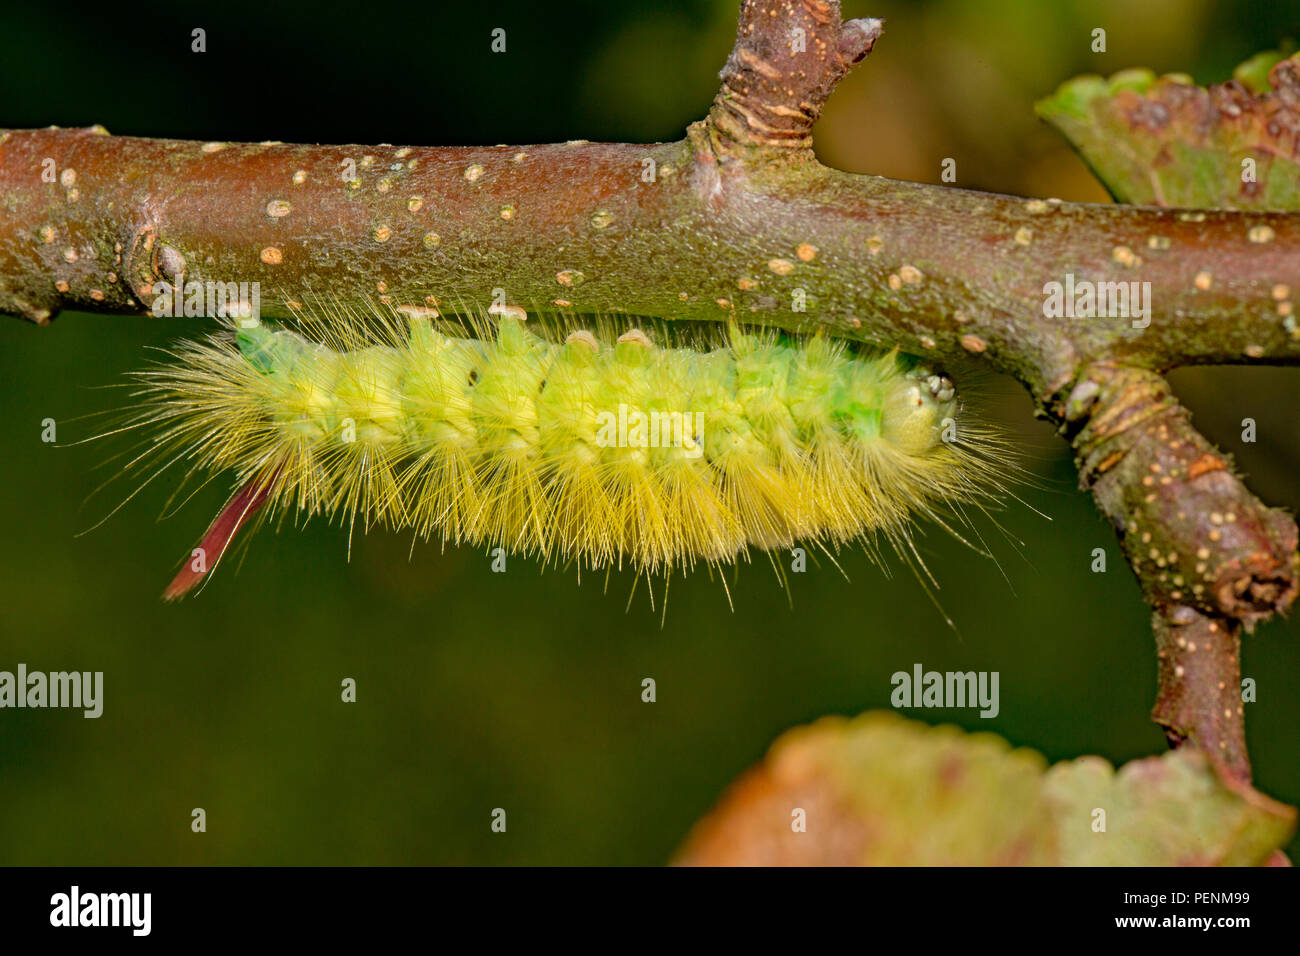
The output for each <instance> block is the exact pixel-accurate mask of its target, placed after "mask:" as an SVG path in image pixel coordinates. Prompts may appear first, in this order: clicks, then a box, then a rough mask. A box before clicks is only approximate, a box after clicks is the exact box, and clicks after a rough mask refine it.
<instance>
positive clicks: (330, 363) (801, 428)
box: [130, 310, 1005, 600]
mask: <svg viewBox="0 0 1300 956" xmlns="http://www.w3.org/2000/svg"><path fill="white" fill-rule="evenodd" d="M417 311H420V312H424V313H426V314H424V315H416V316H414V317H412V316H411V315H407V314H398V313H396V312H392V311H389V312H386V313H380V312H376V313H374V314H373V315H370V316H365V317H360V316H356V315H352V314H349V313H346V312H342V311H339V310H324V313H323V314H321V315H316V316H314V317H311V318H308V317H306V316H300V317H299V323H298V329H299V330H301V331H296V330H293V329H291V328H288V327H285V328H278V329H276V328H271V327H268V326H266V325H260V324H258V325H254V326H253V327H252V328H248V329H244V328H240V327H239V326H238V324H236V323H232V324H231V327H230V328H227V329H225V330H223V331H222V332H219V333H217V334H214V335H212V336H209V337H208V338H206V339H204V340H201V341H189V342H184V343H182V344H181V345H179V346H178V347H176V348H175V349H174V350H172V351H171V352H170V355H171V361H169V362H167V363H165V364H163V365H161V366H159V367H157V368H154V369H151V370H149V371H146V372H142V373H139V377H140V379H141V381H142V382H143V389H142V392H141V393H140V395H139V397H142V398H143V400H144V401H143V405H142V410H141V411H140V412H139V413H138V415H137V416H136V417H135V419H134V420H133V421H132V422H131V424H130V427H142V428H146V429H147V430H149V431H150V432H151V433H152V435H153V437H152V438H151V440H150V447H149V449H148V451H147V452H146V453H145V456H142V457H148V456H150V455H158V456H161V457H162V459H164V461H165V464H164V466H163V467H164V468H165V467H166V466H167V465H170V464H171V463H175V462H178V461H179V462H187V463H188V464H189V466H190V468H191V472H196V471H197V472H201V473H210V474H216V473H220V472H224V471H231V472H233V473H234V474H235V476H236V478H237V480H238V489H239V490H238V491H236V493H235V494H234V495H233V496H232V497H231V498H230V499H229V501H228V502H227V504H226V506H225V507H224V508H223V509H222V511H221V513H220V514H219V515H218V517H217V519H216V520H215V521H214V522H213V524H212V526H211V527H210V528H209V529H208V532H207V533H206V534H205V536H204V538H203V540H202V542H201V544H200V547H199V549H197V550H196V551H195V552H194V554H195V557H196V560H195V561H193V562H189V563H187V566H186V567H184V568H183V569H182V570H181V571H180V573H179V574H178V575H177V576H176V578H175V580H173V582H172V583H171V585H170V586H169V587H168V589H167V590H166V592H165V593H164V598H166V599H168V600H172V599H177V598H180V597H182V596H184V595H185V594H186V593H188V592H189V591H190V590H192V589H193V588H194V587H195V586H196V585H197V584H198V583H199V582H200V581H202V580H203V579H204V578H205V577H206V576H207V574H208V573H209V572H210V571H211V570H213V569H214V568H215V567H216V564H217V563H218V562H219V561H220V559H221V557H222V555H223V554H224V553H225V551H226V549H227V547H228V546H229V544H230V542H231V540H232V539H233V537H234V536H235V534H236V533H237V532H238V531H239V530H240V528H241V527H242V526H243V525H244V524H246V523H248V521H249V519H251V518H253V517H254V515H257V516H258V520H261V519H263V518H265V517H266V516H267V515H273V514H276V513H281V514H284V513H297V514H299V515H300V516H302V517H311V516H316V515H323V516H327V517H330V518H335V517H337V518H340V519H342V520H345V521H347V522H348V524H349V526H353V525H354V524H355V522H356V520H357V519H358V518H360V519H361V521H362V525H363V527H364V528H367V529H368V528H369V527H370V526H372V525H382V526H388V527H392V528H407V529H412V530H413V531H414V532H415V533H416V534H417V535H419V536H421V537H426V538H427V537H440V538H441V539H442V540H443V541H451V542H455V543H458V544H459V543H471V544H477V545H488V546H494V547H502V548H505V549H507V550H508V551H510V552H514V553H523V554H527V555H534V556H537V557H539V558H541V559H542V560H544V561H554V562H557V563H560V564H576V565H577V566H578V567H579V568H582V567H589V568H593V569H600V568H608V567H612V566H614V567H617V566H623V565H624V564H627V565H630V566H631V567H633V568H635V569H636V570H637V571H639V572H644V573H646V574H651V575H653V574H664V575H668V574H671V573H672V572H673V571H675V570H683V569H690V568H692V567H693V566H695V565H696V564H697V562H703V563H705V564H707V565H709V566H716V565H720V564H724V563H729V562H732V561H734V560H735V559H736V558H737V557H739V556H744V555H746V554H747V553H748V550H749V549H750V548H751V547H753V548H758V549H776V548H786V547H790V546H793V545H794V544H795V543H796V542H800V541H803V542H809V543H812V544H814V545H815V546H817V547H820V548H821V549H823V550H825V551H827V553H830V551H831V549H835V548H838V547H839V546H840V545H842V544H845V543H848V542H853V541H862V542H864V543H865V544H867V545H868V546H870V545H871V541H872V539H873V536H874V535H875V534H880V535H883V536H884V537H885V538H887V539H888V540H890V541H891V542H893V543H894V544H895V545H896V546H898V545H904V544H906V545H909V546H910V544H911V538H910V536H909V532H908V528H909V522H910V521H911V520H912V519H913V517H914V516H916V515H921V516H926V517H929V518H931V519H933V520H936V521H938V522H940V523H941V524H943V525H944V526H945V527H949V524H948V518H949V517H950V516H952V515H954V514H957V515H960V514H961V508H962V507H963V506H964V505H970V504H974V505H976V506H980V507H982V506H983V504H984V503H986V502H987V501H988V500H989V499H991V498H993V497H995V496H996V488H997V486H998V481H997V478H998V475H999V474H1001V473H1002V472H1004V471H1005V468H1003V467H1002V466H1003V465H1005V456H1004V455H1003V454H1002V453H1001V451H1000V446H999V445H998V443H997V441H996V439H994V438H993V437H992V436H991V435H989V434H988V433H987V431H985V430H982V429H980V428H979V427H978V426H972V425H971V424H969V423H968V422H967V421H965V417H966V416H965V414H964V412H963V410H962V408H961V406H960V404H959V402H958V399H957V397H956V394H955V391H954V387H953V385H952V382H951V381H950V380H949V379H948V378H947V377H946V376H944V375H942V374H941V373H939V372H936V371H935V370H932V369H931V368H929V367H927V366H926V365H925V364H924V363H923V362H921V361H920V360H918V359H915V358H913V357H911V356H907V355H904V354H901V353H899V352H897V351H891V352H878V351H869V350H864V349H855V348H851V347H849V346H847V345H845V344H843V343H839V342H835V341H832V340H829V339H827V338H825V337H822V336H793V335H785V334H777V333H773V332H767V331H763V332H757V333H755V332H748V331H743V330H742V329H741V328H739V327H738V326H736V325H734V324H733V325H731V326H729V327H728V328H727V329H726V331H725V333H724V334H723V335H722V336H721V337H720V338H717V337H715V340H714V341H712V342H708V343H703V344H702V343H698V342H691V341H689V340H687V339H686V338H685V337H683V336H682V335H681V334H680V333H676V332H673V331H670V330H669V329H668V327H667V326H659V327H656V326H653V325H646V324H644V323H642V324H641V325H636V324H633V323H630V322H629V321H628V320H627V319H623V320H622V325H621V327H619V326H616V325H615V324H614V323H615V320H614V319H601V320H598V321H596V322H594V323H593V324H592V325H591V326H590V327H583V326H581V325H578V324H576V322H575V320H568V321H567V323H565V322H562V323H559V324H555V323H552V324H550V325H548V324H547V323H545V322H542V323H538V322H525V321H524V320H523V318H522V312H521V310H507V313H508V314H505V315H501V316H499V317H498V318H497V319H496V321H495V322H488V321H486V320H483V319H478V320H473V319H471V320H469V321H468V322H466V321H464V320H462V321H461V322H459V323H448V322H447V320H443V319H441V318H439V317H438V316H437V313H436V311H434V310H417ZM515 312H519V315H515V314H513V313H515ZM430 315H431V316H432V317H433V319H436V321H434V320H431V318H430ZM538 326H540V331H534V328H536V327H538ZM471 333H476V334H471ZM160 470H161V469H160Z"/></svg>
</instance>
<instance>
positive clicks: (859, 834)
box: [678, 711, 1296, 866]
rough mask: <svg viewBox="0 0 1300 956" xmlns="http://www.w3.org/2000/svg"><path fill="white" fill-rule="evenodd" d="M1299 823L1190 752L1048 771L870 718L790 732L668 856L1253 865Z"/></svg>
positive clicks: (759, 860)
mask: <svg viewBox="0 0 1300 956" xmlns="http://www.w3.org/2000/svg"><path fill="white" fill-rule="evenodd" d="M1295 818H1296V814H1295V810H1294V809H1293V808H1291V807H1287V806H1285V805H1283V804H1280V803H1277V802H1276V801H1274V800H1271V799H1269V798H1268V797H1265V796H1263V795H1262V794H1260V793H1257V792H1256V791H1254V790H1252V789H1250V788H1249V787H1248V786H1246V785H1244V784H1240V783H1237V782H1234V781H1232V780H1227V779H1224V778H1221V777H1220V776H1219V775H1218V774H1217V773H1216V772H1215V770H1214V768H1213V767H1212V765H1211V764H1210V761H1208V760H1207V759H1206V757H1205V755H1204V754H1202V753H1201V752H1199V751H1197V750H1194V749H1188V748H1185V749H1182V750H1178V751H1175V752H1173V753H1168V754H1165V755H1163V756H1160V757H1148V758H1145V759H1142V760H1135V761H1133V762H1132V763H1129V764H1126V765H1125V766H1124V767H1123V768H1121V769H1120V770H1119V771H1118V772H1116V771H1115V770H1114V769H1112V768H1111V766H1110V764H1108V763H1106V761H1104V760H1102V759H1101V758H1099V757H1084V758H1081V759H1079V760H1075V761H1070V762H1066V763H1061V764H1057V765H1056V766H1054V767H1051V768H1050V769H1049V768H1048V767H1047V762H1046V760H1045V759H1044V758H1043V757H1042V755H1041V754H1038V753H1036V752H1034V751H1032V750H1025V749H1012V747H1011V745H1010V744H1008V743H1007V742H1006V741H1005V740H1003V739H1002V738H1001V737H998V736H995V735H994V734H989V733H976V734H967V733H965V732H964V731H962V730H961V729H959V728H957V727H951V726H945V727H928V726H926V725H924V724H920V723H917V722H914V721H910V720H905V719H904V718H902V717H899V716H898V715H897V714H895V713H893V712H890V711H875V712H869V713H866V714H863V715H861V716H859V717H856V718H853V719H852V720H848V719H845V718H839V717H831V718H825V719H823V720H820V721H818V722H816V723H814V724H811V725H809V726H807V727H800V728H796V729H795V730H792V731H790V732H788V733H786V734H784V735H783V736H782V737H781V738H780V739H778V740H777V741H776V743H774V744H773V745H772V749H771V751H770V752H769V754H768V757H767V759H766V760H765V761H764V762H763V763H762V764H760V765H759V766H758V767H756V768H754V769H752V770H751V771H749V773H747V774H746V775H745V776H743V777H742V778H741V779H740V780H739V781H737V782H736V783H735V784H734V785H733V786H732V788H731V789H730V790H729V791H728V792H727V794H726V795H725V796H724V797H723V799H722V801H721V802H720V804H719V806H718V807H717V808H716V809H715V810H714V811H713V812H712V813H711V814H710V815H709V816H707V817H705V818H704V819H703V820H702V821H701V822H700V823H699V824H697V826H696V827H695V829H694V831H692V833H691V835H690V837H689V838H688V840H687V842H686V845H685V846H684V847H683V849H682V851H681V853H680V856H679V859H678V862H679V863H684V864H694V865H745V864H759V865H782V864H786V865H821V864H836V865H867V866H897V865H921V866H947V865H957V866H1007V865H1012V866H1014V865H1067V866H1117V865H1119V866H1123V865H1128V866H1168V865H1226V866H1232V865H1260V864H1263V863H1266V862H1270V859H1271V858H1272V857H1273V856H1274V852H1275V851H1276V850H1277V848H1278V847H1280V846H1282V845H1283V844H1285V843H1286V841H1287V840H1288V839H1290V836H1291V833H1292V831H1293V830H1294V828H1295ZM801 821H802V825H803V827H804V829H803V830H802V831H800V830H799V829H798V826H799V825H800V823H801ZM1103 823H1104V829H1103V828H1102V827H1103Z"/></svg>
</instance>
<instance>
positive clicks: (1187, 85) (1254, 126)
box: [1035, 51, 1300, 211]
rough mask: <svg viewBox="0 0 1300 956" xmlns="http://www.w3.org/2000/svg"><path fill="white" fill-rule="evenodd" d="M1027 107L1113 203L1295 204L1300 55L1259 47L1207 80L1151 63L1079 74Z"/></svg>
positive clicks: (1281, 207) (1299, 193) (1298, 192)
mask: <svg viewBox="0 0 1300 956" xmlns="http://www.w3.org/2000/svg"><path fill="white" fill-rule="evenodd" d="M1035 108H1036V109H1037V111H1038V115H1039V116H1041V117H1043V118H1044V119H1045V120H1047V121H1048V122H1049V123H1051V124H1052V125H1053V126H1055V127H1056V128H1057V129H1059V130H1060V131H1061V132H1062V133H1063V134H1064V135H1065V137H1066V138H1067V139H1068V140H1069V141H1070V143H1071V144H1072V145H1073V146H1074V148H1075V149H1076V150H1078V152H1079V155H1080V156H1082V157H1083V160H1084V162H1086V163H1087V164H1088V165H1089V166H1090V167H1091V168H1092V170H1093V172H1094V173H1096V174H1097V178H1098V179H1100V180H1101V181H1102V183H1103V184H1104V185H1105V186H1106V188H1107V189H1108V190H1109V191H1110V194H1111V195H1112V196H1113V197H1114V198H1115V200H1116V201H1117V202H1125V203H1133V204H1137V205H1152V206H1182V207H1192V208H1222V209H1253V210H1260V211H1263V210H1271V211H1294V210H1300V54H1296V55H1293V56H1289V57H1288V56H1285V55H1284V53H1283V52H1282V51H1274V52H1270V53H1261V54H1259V55H1257V56H1255V57H1252V58H1251V59H1249V60H1247V61H1246V62H1245V63H1243V64H1242V65H1241V66H1239V67H1238V68H1237V70H1236V71H1235V73H1234V74H1233V79H1232V80H1230V81H1228V82H1227V83H1220V84H1215V85H1213V86H1210V87H1209V88H1203V87H1198V86H1193V85H1192V82H1191V78H1190V77H1188V76H1185V75H1182V74H1169V75H1167V76H1163V77H1159V78H1157V77H1156V75H1155V74H1154V73H1152V72H1151V71H1150V70H1125V71H1123V72H1121V73H1116V74H1115V75H1114V76H1112V77H1111V78H1110V79H1109V80H1105V79H1102V78H1101V77H1099V76H1081V77H1077V78H1075V79H1073V80H1070V81H1068V82H1067V83H1065V84H1063V85H1062V86H1061V88H1060V89H1058V90H1057V91H1056V93H1055V94H1053V95H1052V96H1050V97H1048V98H1046V99H1044V100H1041V101H1040V102H1039V103H1038V104H1037V105H1036V107H1035ZM1247 160H1250V161H1253V166H1254V168H1253V171H1252V170H1251V169H1250V165H1251V164H1250V163H1247V162H1245V161H1247ZM1243 180H1245V181H1243Z"/></svg>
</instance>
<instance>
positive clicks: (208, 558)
mask: <svg viewBox="0 0 1300 956" xmlns="http://www.w3.org/2000/svg"><path fill="white" fill-rule="evenodd" d="M275 479H276V476H275V475H272V476H271V477H269V478H254V479H252V480H251V481H249V482H248V484H246V485H244V487H242V488H240V489H239V491H238V492H237V493H236V494H235V496H234V497H233V498H231V499H230V501H228V502H227V503H226V506H225V507H224V508H222V509H221V514H219V515H217V519H216V520H215V521H213V522H212V525H211V527H209V528H208V530H207V533H206V534H204V535H203V540H202V541H200V542H199V550H200V551H201V555H200V556H201V557H202V559H203V560H202V563H201V565H200V566H201V567H202V568H203V570H201V571H196V570H194V565H195V561H194V560H193V559H191V560H189V561H186V562H185V566H184V567H183V568H181V570H180V573H179V574H177V575H176V577H174V578H172V583H171V584H169V585H167V590H166V591H163V595H162V597H163V600H164V601H179V600H180V599H181V598H183V597H185V595H187V594H189V593H190V591H192V590H194V588H196V587H197V586H198V584H199V582H200V581H202V580H203V579H204V578H205V577H207V575H208V572H209V571H211V570H212V569H213V568H215V567H216V566H217V562H218V561H220V560H221V556H222V555H224V554H225V553H226V549H227V548H228V547H230V542H231V541H233V540H234V538H235V535H237V534H238V533H239V529H240V528H242V527H243V526H244V522H246V521H247V520H248V519H249V518H251V517H253V515H255V514H257V512H258V511H260V510H261V508H262V505H264V504H266V499H267V496H268V495H269V494H270V491H271V485H272V484H273V483H274V482H275Z"/></svg>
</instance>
